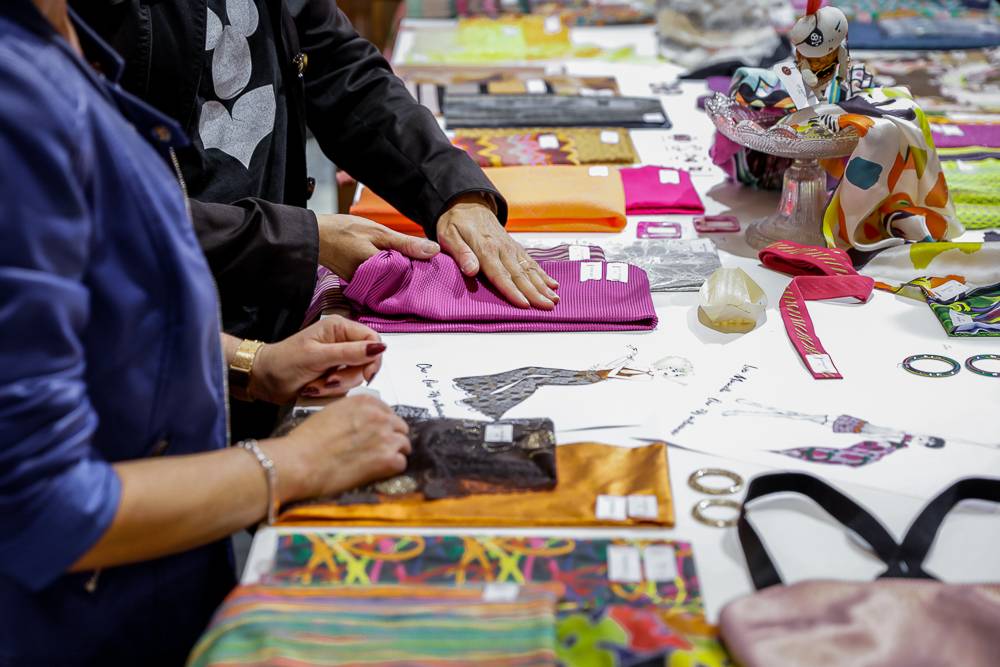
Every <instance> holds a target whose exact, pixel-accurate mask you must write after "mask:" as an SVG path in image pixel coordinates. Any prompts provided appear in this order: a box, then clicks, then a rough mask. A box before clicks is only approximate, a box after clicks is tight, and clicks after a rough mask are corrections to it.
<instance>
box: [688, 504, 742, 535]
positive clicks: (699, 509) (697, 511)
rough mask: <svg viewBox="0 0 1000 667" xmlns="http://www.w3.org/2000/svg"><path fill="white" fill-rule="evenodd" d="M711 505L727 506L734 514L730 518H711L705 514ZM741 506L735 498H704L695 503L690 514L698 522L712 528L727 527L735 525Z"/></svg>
mask: <svg viewBox="0 0 1000 667" xmlns="http://www.w3.org/2000/svg"><path fill="white" fill-rule="evenodd" d="M713 507H728V508H729V509H731V510H733V511H734V512H735V515H734V516H733V518H731V519H713V518H711V517H708V516H706V515H705V510H707V509H711V508H713ZM741 508H742V506H741V505H740V504H739V503H738V502H736V501H735V500H729V499H728V498H706V499H704V500H699V501H698V502H697V503H695V506H694V507H692V508H691V516H693V517H694V518H695V520H696V521H698V522H699V523H703V524H705V525H706V526H711V527H712V528H729V527H730V526H735V525H736V521H737V520H738V519H739V517H740V509H741Z"/></svg>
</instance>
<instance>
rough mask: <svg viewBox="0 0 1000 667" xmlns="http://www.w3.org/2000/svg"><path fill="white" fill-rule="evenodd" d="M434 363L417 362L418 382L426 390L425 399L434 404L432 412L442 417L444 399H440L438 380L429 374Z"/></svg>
mask: <svg viewBox="0 0 1000 667" xmlns="http://www.w3.org/2000/svg"><path fill="white" fill-rule="evenodd" d="M433 368H434V364H417V370H419V371H420V384H422V385H423V386H424V388H425V389H426V390H427V399H428V400H429V401H430V402H431V405H433V406H434V412H435V413H436V414H437V416H438V417H444V401H442V400H441V392H440V391H438V389H437V384H438V381H437V379H436V378H434V376H433V375H431V369H433Z"/></svg>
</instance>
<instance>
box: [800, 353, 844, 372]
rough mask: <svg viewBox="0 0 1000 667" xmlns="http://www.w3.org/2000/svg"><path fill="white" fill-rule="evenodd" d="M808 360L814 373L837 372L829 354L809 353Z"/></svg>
mask: <svg viewBox="0 0 1000 667" xmlns="http://www.w3.org/2000/svg"><path fill="white" fill-rule="evenodd" d="M806 362H807V363H808V364H809V368H811V369H812V372H813V373H837V367H836V366H834V365H833V359H831V358H830V355H829V354H807V355H806Z"/></svg>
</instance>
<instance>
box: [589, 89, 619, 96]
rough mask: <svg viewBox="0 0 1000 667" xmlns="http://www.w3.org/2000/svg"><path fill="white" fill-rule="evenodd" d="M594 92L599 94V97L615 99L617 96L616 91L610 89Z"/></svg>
mask: <svg viewBox="0 0 1000 667" xmlns="http://www.w3.org/2000/svg"><path fill="white" fill-rule="evenodd" d="M594 92H595V93H597V96H598V97H614V96H615V91H613V90H611V89H610V88H598V89H597V90H595V91H594Z"/></svg>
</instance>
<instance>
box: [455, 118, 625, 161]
mask: <svg viewBox="0 0 1000 667" xmlns="http://www.w3.org/2000/svg"><path fill="white" fill-rule="evenodd" d="M452 143H453V144H455V145H456V146H458V147H459V148H461V149H462V150H464V151H465V152H466V153H468V154H469V155H470V156H471V157H472V159H474V160H475V161H476V162H477V163H479V166H480V167H506V166H513V165H533V166H541V165H581V164H633V163H635V162H637V161H638V160H639V155H638V154H637V153H636V150H635V146H634V145H633V144H632V138H631V137H630V136H629V133H628V131H627V130H622V129H613V128H589V127H566V128H548V129H546V128H530V129H511V130H506V129H484V130H476V129H471V130H456V131H455V136H454V138H453V139H452Z"/></svg>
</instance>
